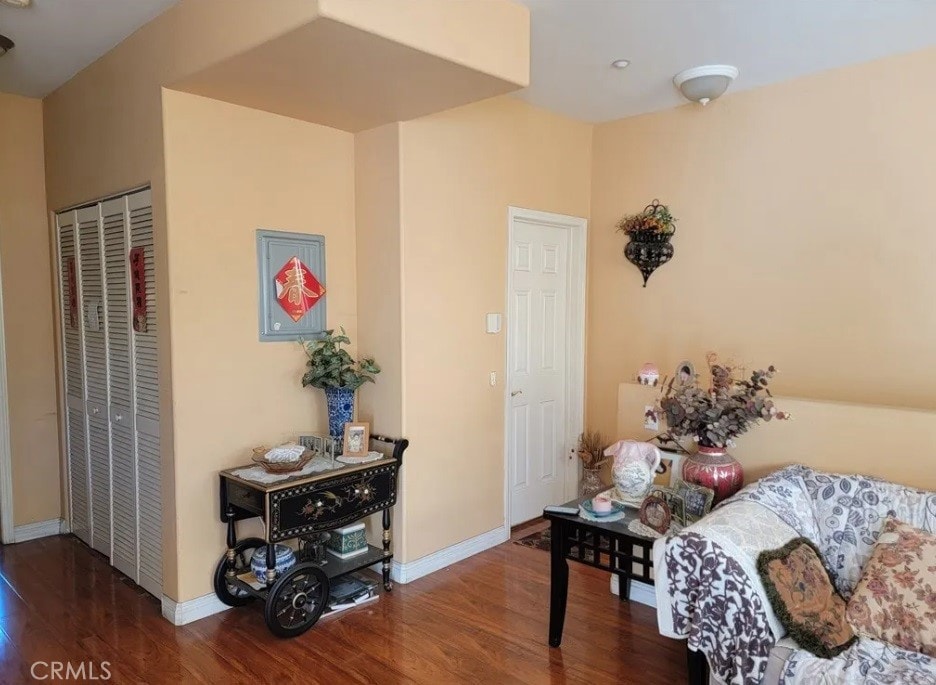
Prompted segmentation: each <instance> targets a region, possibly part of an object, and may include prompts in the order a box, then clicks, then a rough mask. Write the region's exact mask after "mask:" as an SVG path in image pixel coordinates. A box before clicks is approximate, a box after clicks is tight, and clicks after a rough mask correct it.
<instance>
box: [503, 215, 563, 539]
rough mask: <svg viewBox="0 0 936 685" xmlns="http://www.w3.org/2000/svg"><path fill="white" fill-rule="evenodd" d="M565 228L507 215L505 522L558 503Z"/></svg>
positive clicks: (528, 516)
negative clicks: (506, 484) (508, 249)
mask: <svg viewBox="0 0 936 685" xmlns="http://www.w3.org/2000/svg"><path fill="white" fill-rule="evenodd" d="M570 235H571V232H570V231H569V230H568V229H567V228H559V227H556V226H553V225H549V224H547V223H542V224H537V223H532V222H530V221H528V220H524V221H518V220H516V219H513V220H512V226H511V244H510V262H509V268H510V270H511V273H510V284H511V285H510V293H509V303H508V323H507V327H508V352H507V363H508V369H507V380H508V390H509V400H508V402H509V408H508V421H507V423H508V425H507V431H508V435H507V461H508V465H507V472H508V475H507V478H508V497H509V502H508V508H509V511H510V517H509V518H510V525H516V524H518V523H522V522H524V521H529V520H530V519H533V518H536V517H537V516H540V515H541V514H542V513H543V507H544V506H545V505H547V504H558V503H561V502H562V501H564V494H565V460H566V457H567V455H566V450H567V447H566V441H567V413H568V411H569V407H568V406H567V404H568V399H567V398H568V395H569V393H568V387H567V383H568V373H567V371H568V365H569V358H568V357H569V355H568V345H567V337H568V336H567V333H568V331H567V327H568V325H569V302H568V293H569V278H570V273H569V271H570V270H569V251H570V245H571V241H570Z"/></svg>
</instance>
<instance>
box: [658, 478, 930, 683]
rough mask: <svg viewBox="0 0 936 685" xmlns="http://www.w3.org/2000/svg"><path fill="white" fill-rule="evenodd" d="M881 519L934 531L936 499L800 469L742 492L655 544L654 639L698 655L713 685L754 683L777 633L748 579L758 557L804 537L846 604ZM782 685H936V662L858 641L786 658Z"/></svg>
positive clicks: (757, 586) (759, 589)
mask: <svg viewBox="0 0 936 685" xmlns="http://www.w3.org/2000/svg"><path fill="white" fill-rule="evenodd" d="M754 505H757V506H754ZM752 507H753V508H752ZM888 515H894V516H896V517H897V518H899V519H901V520H902V521H906V522H907V523H910V524H911V525H913V526H916V527H918V528H922V529H924V530H927V531H930V532H933V531H936V493H931V492H925V491H922V490H914V489H912V488H907V487H904V486H901V485H896V484H894V483H887V482H885V481H881V480H878V479H875V478H868V477H865V476H846V475H835V474H828V473H823V472H821V471H815V470H813V469H810V468H808V467H805V466H801V465H796V466H789V467H787V468H785V469H782V470H780V471H778V472H776V473H774V474H772V475H770V476H768V477H766V478H763V479H761V480H760V481H758V482H756V483H754V484H752V485H749V486H748V487H746V488H745V489H744V490H742V491H741V492H739V493H738V494H737V495H735V496H734V497H733V498H731V499H730V500H728V501H726V502H724V503H723V504H722V505H721V506H720V507H719V508H718V509H716V510H715V511H714V512H713V513H712V514H710V515H709V516H707V517H706V518H704V519H703V520H702V521H700V522H698V523H696V524H695V525H693V526H690V527H688V528H686V529H685V530H683V531H682V532H681V533H679V534H678V535H675V536H673V537H671V538H668V539H667V540H665V541H661V542H660V543H658V544H659V545H662V547H661V549H659V550H657V552H656V553H655V557H659V558H660V561H661V562H662V563H660V564H658V565H657V574H658V575H657V584H658V592H657V612H658V616H659V620H660V629H661V632H663V633H664V634H667V635H670V636H672V637H680V638H686V639H687V640H688V642H689V647H690V648H692V649H695V650H699V651H702V652H703V653H704V654H705V655H706V657H707V658H708V661H709V665H710V666H711V669H712V674H713V675H714V676H715V677H716V678H717V679H718V680H719V681H721V682H723V683H728V684H730V685H756V684H757V683H760V682H761V679H762V678H763V675H764V671H765V670H766V667H767V661H768V658H769V656H770V651H771V649H772V648H773V646H774V645H775V644H776V642H777V640H778V639H779V638H780V637H782V635H783V633H782V628H780V627H779V624H778V622H777V619H776V616H775V615H774V613H773V610H772V609H771V607H770V603H769V602H768V601H767V599H766V596H765V594H764V590H763V585H762V584H761V581H760V578H759V577H758V576H757V574H756V572H755V571H754V564H756V559H757V556H758V554H759V553H760V552H761V551H762V550H765V549H774V548H776V547H779V546H780V545H782V544H783V542H785V541H786V540H789V539H791V538H792V537H796V536H803V537H806V538H809V539H810V540H812V541H813V542H815V543H816V545H817V546H818V547H819V549H820V551H821V552H822V554H823V557H824V558H825V561H826V564H827V565H828V566H829V569H830V571H831V572H832V575H833V580H834V582H835V585H836V587H837V588H838V590H839V591H840V592H841V593H842V594H843V596H844V597H845V598H846V599H848V598H849V597H851V594H852V591H853V589H854V587H855V584H856V583H857V582H858V580H859V578H860V577H861V570H862V568H863V567H864V564H865V562H866V561H867V560H868V558H869V557H870V555H871V550H872V548H873V546H874V542H875V540H876V539H877V536H878V532H879V531H880V529H881V526H882V525H883V523H884V519H885V518H886V517H887V516H888ZM780 682H781V685H788V684H792V683H814V682H815V683H841V684H848V685H851V684H852V683H856V684H857V683H870V684H873V685H889V684H891V683H908V684H911V685H936V661H934V660H933V659H929V658H928V657H926V656H924V655H922V654H917V653H914V652H906V651H904V650H901V649H897V648H894V647H891V646H889V645H885V644H883V643H880V642H875V641H873V640H868V639H865V638H862V639H860V640H858V641H857V642H856V643H855V645H854V646H853V647H852V648H850V649H849V650H847V651H846V652H843V653H842V654H841V655H839V656H838V657H837V658H835V659H819V658H817V657H814V656H813V655H812V654H810V653H809V652H806V651H803V650H797V651H795V652H793V654H792V655H791V656H790V658H789V659H788V660H787V662H786V664H785V667H784V669H783V673H782V675H781V679H780Z"/></svg>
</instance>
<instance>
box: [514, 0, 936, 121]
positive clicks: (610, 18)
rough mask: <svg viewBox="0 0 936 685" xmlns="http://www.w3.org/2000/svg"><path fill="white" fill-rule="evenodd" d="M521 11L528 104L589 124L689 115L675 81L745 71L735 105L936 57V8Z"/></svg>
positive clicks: (650, 1) (876, 0)
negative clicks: (615, 65)
mask: <svg viewBox="0 0 936 685" xmlns="http://www.w3.org/2000/svg"><path fill="white" fill-rule="evenodd" d="M520 1H521V2H522V3H523V4H525V5H527V6H528V7H529V8H530V9H531V13H532V23H533V48H532V53H533V54H532V74H531V85H530V87H529V88H527V89H525V90H524V91H521V92H520V93H519V97H521V98H523V99H525V100H527V101H529V102H531V103H533V104H535V105H539V106H541V107H545V108H547V109H551V110H554V111H558V112H561V113H563V114H566V115H568V116H571V117H574V118H576V119H581V120H584V121H589V122H598V121H608V120H611V119H619V118H621V117H625V116H630V115H633V114H640V113H643V112H651V111H656V110H661V109H667V108H670V107H675V106H678V105H681V104H684V103H685V102H686V101H685V100H683V99H682V96H680V95H679V93H678V92H677V91H676V89H675V88H674V87H673V83H672V78H673V76H674V75H675V74H676V73H678V72H679V71H682V70H683V69H686V68H688V67H694V66H698V65H702V64H733V65H735V66H737V67H738V68H739V69H740V70H741V75H740V76H739V77H738V80H737V81H735V82H734V83H733V84H732V86H731V87H730V89H729V91H728V92H729V93H731V92H734V91H738V90H743V89H747V88H756V87H757V86H762V85H765V84H768V83H774V82H777V81H783V80H786V79H790V78H794V77H797V76H802V75H804V74H809V73H812V72H816V71H822V70H824V69H830V68H834V67H840V66H845V65H847V64H854V63H858V62H865V61H869V60H873V59H877V58H879V57H884V56H886V55H891V54H897V53H902V52H911V51H913V50H917V49H921V48H924V47H928V46H932V45H936V1H934V0H520ZM618 58H624V59H629V60H631V65H630V66H629V67H627V68H626V69H623V70H620V69H612V68H611V67H610V66H609V65H610V63H611V61H612V60H615V59H618ZM920 87H927V86H926V85H925V84H920Z"/></svg>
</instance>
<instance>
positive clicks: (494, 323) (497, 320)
mask: <svg viewBox="0 0 936 685" xmlns="http://www.w3.org/2000/svg"><path fill="white" fill-rule="evenodd" d="M500 329H501V315H500V314H497V313H496V312H495V313H491V314H488V315H487V332H488V333H500Z"/></svg>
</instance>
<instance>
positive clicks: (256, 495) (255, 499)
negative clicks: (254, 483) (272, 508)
mask: <svg viewBox="0 0 936 685" xmlns="http://www.w3.org/2000/svg"><path fill="white" fill-rule="evenodd" d="M222 482H223V483H224V486H225V487H226V488H227V502H228V504H232V505H234V506H235V507H240V508H241V509H244V510H246V511H249V512H250V513H252V514H254V515H256V516H263V491H262V490H255V489H254V488H251V487H248V486H246V485H244V484H242V483H237V482H235V481H231V480H227V479H224V480H223V481H222Z"/></svg>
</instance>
